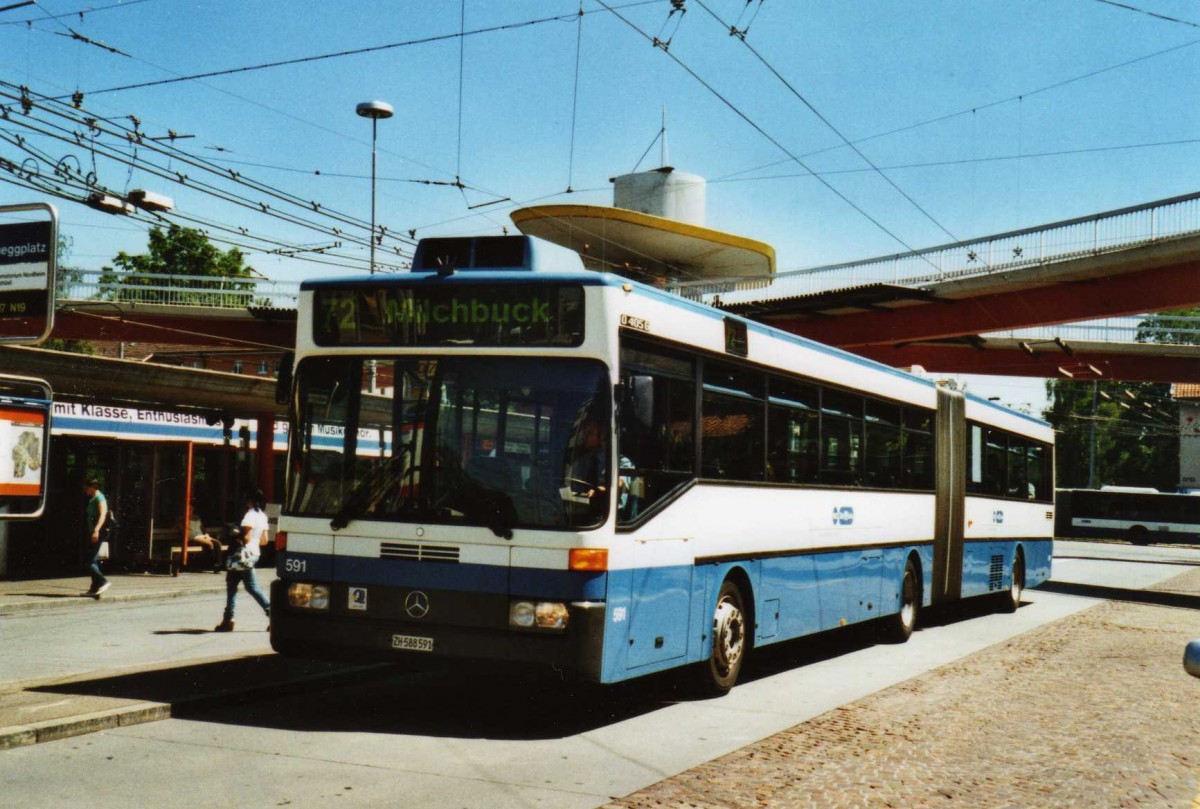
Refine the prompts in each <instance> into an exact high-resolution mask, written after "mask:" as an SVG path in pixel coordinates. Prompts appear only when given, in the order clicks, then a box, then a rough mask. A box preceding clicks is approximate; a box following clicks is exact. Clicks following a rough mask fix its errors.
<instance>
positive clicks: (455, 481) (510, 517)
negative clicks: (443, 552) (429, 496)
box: [429, 453, 517, 539]
mask: <svg viewBox="0 0 1200 809" xmlns="http://www.w3.org/2000/svg"><path fill="white" fill-rule="evenodd" d="M452 458H453V456H452V455H451V454H450V453H440V454H439V460H440V462H441V463H440V466H439V468H440V470H441V471H442V473H443V474H445V475H446V476H448V477H450V480H449V482H447V484H446V489H445V491H443V492H442V493H441V495H440V496H439V497H437V498H436V499H435V500H434V501H433V502H432V503H430V505H429V510H430V512H436V511H437V510H438V509H439V508H442V507H443V506H453V507H454V508H457V509H458V510H459V511H461V512H462V513H463V514H464V515H466V516H467V517H468V518H470V519H472V520H478V521H479V522H481V523H483V524H484V525H486V526H487V527H488V528H490V529H491V531H492V533H493V534H495V535H496V536H498V537H503V538H504V539H512V538H513V531H512V529H513V526H515V525H516V524H517V507H516V506H515V505H514V504H513V499H512V495H510V494H509V493H508V492H506V491H504V490H503V489H500V488H498V487H496V486H491V485H489V484H487V483H483V482H481V481H478V480H476V479H475V478H473V477H471V476H470V475H469V474H467V471H466V470H465V469H463V468H462V465H461V464H459V463H458V462H457V460H452Z"/></svg>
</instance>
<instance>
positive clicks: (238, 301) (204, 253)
mask: <svg viewBox="0 0 1200 809" xmlns="http://www.w3.org/2000/svg"><path fill="white" fill-rule="evenodd" d="M148 248H149V252H148V253H145V254H140V255H130V254H129V253H126V252H124V251H121V252H120V253H118V254H117V255H116V257H115V258H113V265H114V266H106V267H105V268H104V273H103V275H101V276H100V283H101V286H102V287H105V286H110V287H116V285H118V284H119V285H120V288H119V289H116V288H112V289H109V290H108V291H106V292H103V293H101V297H102V298H103V299H104V300H116V301H133V302H138V303H163V304H167V303H169V304H176V305H178V304H183V305H188V304H193V305H200V306H250V305H253V304H254V300H253V292H254V287H255V285H254V282H253V281H237V280H230V279H237V278H249V277H250V276H251V274H252V273H253V272H254V268H253V267H248V266H246V265H245V261H244V256H243V254H242V252H241V251H240V250H238V249H237V248H231V249H229V250H227V251H225V252H221V251H220V250H218V249H217V248H216V247H215V246H214V245H213V244H212V242H210V241H209V240H208V237H207V236H205V235H204V234H203V233H201V232H200V231H198V230H195V229H194V228H185V227H180V226H179V225H174V224H172V225H169V226H168V227H167V229H166V230H165V231H164V230H162V229H161V228H157V227H156V228H152V229H151V230H150V236H149V245H148ZM156 276H173V277H170V278H164V277H156Z"/></svg>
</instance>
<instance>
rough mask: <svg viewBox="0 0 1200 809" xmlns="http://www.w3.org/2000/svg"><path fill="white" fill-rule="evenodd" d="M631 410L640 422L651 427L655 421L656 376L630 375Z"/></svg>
mask: <svg viewBox="0 0 1200 809" xmlns="http://www.w3.org/2000/svg"><path fill="white" fill-rule="evenodd" d="M628 393H629V402H628V404H629V412H630V413H632V414H633V418H634V420H635V421H637V423H638V424H640V425H642V426H643V427H645V428H646V429H649V428H650V426H651V424H653V422H654V377H652V376H631V377H629V390H628Z"/></svg>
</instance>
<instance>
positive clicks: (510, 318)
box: [313, 284, 583, 347]
mask: <svg viewBox="0 0 1200 809" xmlns="http://www.w3.org/2000/svg"><path fill="white" fill-rule="evenodd" d="M313 340H314V341H315V342H316V343H317V345H321V346H563V347H567V346H577V345H579V344H580V343H582V342H583V288H582V287H579V286H572V285H544V284H538V285H532V284H530V285H504V286H476V285H458V284H455V285H454V286H439V287H416V288H414V287H395V286H386V285H384V284H380V285H378V286H353V287H345V288H341V289H339V288H336V287H324V288H318V289H317V290H316V291H315V292H314V294H313Z"/></svg>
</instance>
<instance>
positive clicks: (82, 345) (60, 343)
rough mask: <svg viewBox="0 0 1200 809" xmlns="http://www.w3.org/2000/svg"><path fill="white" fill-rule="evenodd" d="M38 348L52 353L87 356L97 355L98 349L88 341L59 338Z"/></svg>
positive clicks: (52, 339) (54, 338) (48, 341)
mask: <svg viewBox="0 0 1200 809" xmlns="http://www.w3.org/2000/svg"><path fill="white" fill-rule="evenodd" d="M38 348H48V349H50V350H51V351H66V352H67V353H69V354H87V355H89V356H90V355H92V354H95V353H96V348H95V346H93V345H92V344H91V343H89V342H88V341H87V340H63V339H60V338H58V337H53V338H51V339H49V340H47V341H46V342H44V343H42V344H41V345H40V346H38Z"/></svg>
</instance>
